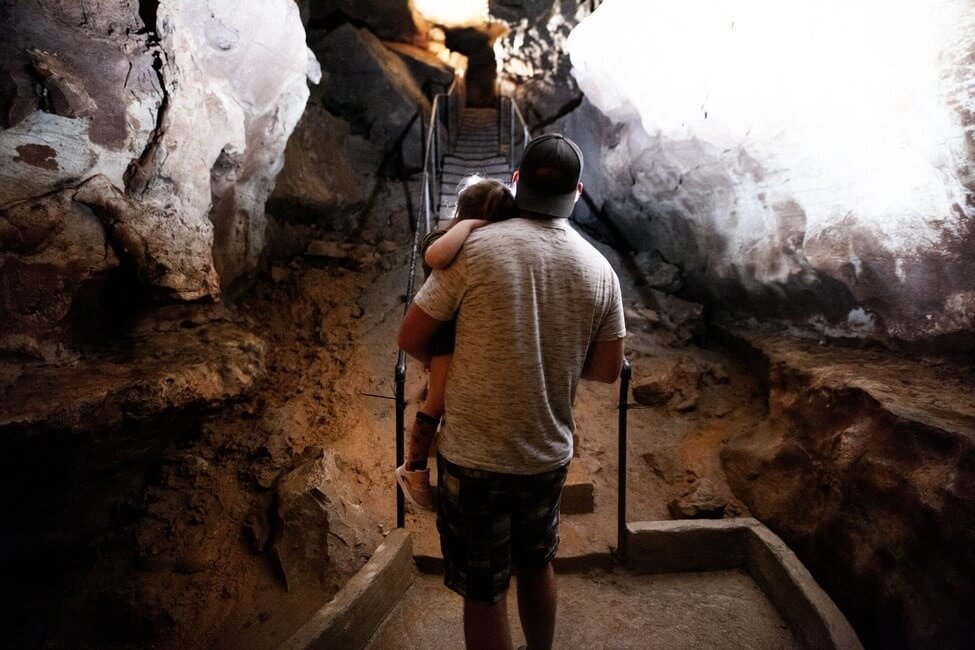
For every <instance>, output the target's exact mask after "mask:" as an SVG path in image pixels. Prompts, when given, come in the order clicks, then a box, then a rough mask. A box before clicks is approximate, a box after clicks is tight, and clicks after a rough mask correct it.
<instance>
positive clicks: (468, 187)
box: [396, 176, 516, 510]
mask: <svg viewBox="0 0 975 650" xmlns="http://www.w3.org/2000/svg"><path fill="white" fill-rule="evenodd" d="M515 211H516V208H515V200H514V197H513V196H512V194H511V191H510V190H509V189H508V188H507V187H506V186H505V185H504V183H501V182H499V181H496V180H492V179H484V178H481V177H480V176H470V177H468V178H466V179H464V180H463V181H461V183H460V186H459V190H458V195H457V212H456V214H455V216H454V219H453V221H451V222H450V226H448V228H447V230H437V231H433V232H431V233H430V234H428V235H427V236H426V237H425V238H424V239H423V242H422V243H421V244H420V253H421V255H423V262H424V265H423V268H424V271H425V272H426V274H427V275H429V274H430V273H431V271H432V270H433V269H445V268H447V267H448V266H450V264H451V263H452V262H453V261H454V258H455V257H457V254H458V253H459V252H460V249H461V247H462V246H463V245H464V242H465V241H466V240H467V237H468V235H470V234H471V232H472V231H474V230H475V229H477V228H480V227H481V226H484V225H486V224H488V223H491V222H494V221H502V220H504V219H507V218H509V217H512V216H514V214H515ZM455 331H456V321H449V322H447V323H444V324H443V325H441V327H440V329H439V330H437V333H436V334H435V335H434V337H433V340H432V341H431V342H430V354H431V358H430V378H429V380H428V382H427V398H426V400H424V402H423V404H422V405H421V406H420V408H419V409H418V410H417V412H416V421H415V422H414V423H413V430H412V431H411V432H410V442H409V449H408V451H407V455H406V461H405V462H404V463H403V464H402V465H400V466H399V467H397V468H396V481H397V482H398V483H399V485H400V487H401V488H402V489H403V494H404V496H405V497H406V498H407V499H408V500H409V502H410V503H412V504H413V505H414V506H417V507H419V508H423V509H424V510H433V506H434V499H433V490H432V489H431V488H430V470H429V469H428V468H427V457H428V456H429V454H430V445H431V444H432V443H433V437H434V435H436V433H437V428H438V427H439V426H440V418H441V417H442V416H443V414H444V392H445V389H446V386H447V369H448V368H449V367H450V357H451V355H452V354H453V351H454V334H455Z"/></svg>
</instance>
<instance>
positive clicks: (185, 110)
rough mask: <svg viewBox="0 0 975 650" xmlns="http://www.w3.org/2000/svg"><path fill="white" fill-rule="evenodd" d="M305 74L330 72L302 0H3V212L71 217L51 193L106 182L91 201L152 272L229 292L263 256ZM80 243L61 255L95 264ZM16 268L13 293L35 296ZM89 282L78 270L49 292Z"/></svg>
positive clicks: (154, 278)
mask: <svg viewBox="0 0 975 650" xmlns="http://www.w3.org/2000/svg"><path fill="white" fill-rule="evenodd" d="M143 5H145V6H143ZM150 5H152V6H151V7H150ZM156 5H158V6H156ZM144 20H146V21H148V22H149V24H143V21H144ZM268 69H273V70H274V71H275V72H274V74H267V73H266V71H267V70H268ZM309 78H310V79H312V81H317V79H318V78H319V68H318V64H317V62H316V61H315V60H314V58H313V57H312V56H311V54H310V52H309V50H308V49H307V47H306V46H305V44H304V30H303V28H302V25H301V22H300V20H299V17H298V10H297V7H296V6H295V4H294V3H293V2H291V1H290V0H271V1H270V2H263V3H260V5H259V7H257V8H255V9H253V10H249V11H239V10H238V6H237V3H233V2H230V1H229V0H207V1H206V2H184V1H182V0H180V1H177V2H167V3H161V4H160V3H137V2H134V1H133V0H121V1H119V2H109V1H107V0H96V1H93V2H86V3H82V4H78V3H70V2H63V1H61V0H38V1H37V2H31V3H4V4H3V6H2V7H0V79H2V80H3V82H2V83H0V121H2V123H3V126H4V127H5V128H4V129H3V130H2V131H0V159H3V160H4V161H6V162H5V163H4V164H2V165H0V209H3V208H7V207H9V206H12V205H13V204H16V203H18V202H23V201H30V202H31V204H32V205H34V202H35V201H38V200H42V197H45V196H50V197H51V198H50V200H52V201H55V205H54V206H52V207H51V209H52V210H59V211H61V212H62V213H64V215H65V216H64V220H65V222H66V223H67V222H70V221H72V220H74V219H75V217H71V216H68V215H69V213H70V211H68V210H67V208H68V207H69V206H65V205H63V202H62V203H58V201H59V200H60V199H58V198H57V195H56V194H52V193H53V192H57V191H60V190H63V189H64V188H68V187H81V186H84V185H85V184H86V183H87V182H89V181H91V182H92V183H95V181H94V180H92V179H99V180H98V181H97V185H92V186H89V187H88V188H87V189H86V190H84V199H83V200H84V202H86V204H88V205H89V206H92V207H95V208H103V209H104V210H105V211H107V212H109V213H111V215H112V216H111V218H110V220H111V222H112V224H113V226H112V228H111V231H112V232H111V233H110V237H109V238H110V239H112V240H113V244H117V243H119V241H120V240H124V241H123V242H122V246H121V247H120V248H121V249H122V250H124V251H125V252H127V253H128V254H130V255H134V256H136V257H138V258H140V259H142V260H143V261H145V263H146V264H145V265H143V266H140V268H139V270H140V271H142V273H141V275H142V280H143V281H145V282H146V283H147V284H149V285H150V286H151V287H153V288H154V289H155V290H156V293H158V294H161V295H165V296H166V297H167V298H172V299H176V300H183V301H188V300H197V299H200V298H212V299H219V297H220V294H221V284H223V285H224V286H227V285H229V284H230V283H232V282H233V281H234V280H236V279H238V278H240V277H241V276H244V275H246V274H248V273H249V272H251V271H253V270H254V269H255V267H256V264H257V259H258V255H259V254H260V252H261V250H262V249H263V247H264V229H265V221H264V202H265V200H266V199H267V196H268V195H269V194H270V191H271V187H272V186H273V182H274V177H275V175H276V174H277V172H278V170H279V169H280V165H281V157H282V155H283V152H284V147H285V142H286V141H287V138H288V136H289V134H290V133H291V131H292V129H293V128H294V125H295V124H296V123H297V121H298V118H299V117H300V115H301V113H302V111H303V109H304V105H305V101H306V100H307V97H308V88H307V79H309ZM202 125H205V128H201V127H202ZM70 207H72V209H73V206H70ZM2 230H3V229H2V228H0V231H2ZM120 230H124V231H125V232H124V233H123V232H120ZM89 239H90V238H89ZM5 245H6V242H5ZM136 249H138V250H136ZM74 253H75V251H71V250H65V251H63V252H62V254H63V255H64V259H62V260H58V261H57V262H55V265H57V266H61V267H68V266H74V267H84V266H86V265H88V266H90V264H89V261H88V260H87V259H85V258H83V257H82V258H77V259H72V258H71V255H73V254H74ZM14 266H15V265H14V264H11V265H9V266H8V273H9V275H10V277H11V278H12V279H11V280H10V281H9V282H7V293H8V300H7V302H8V303H9V302H24V301H26V300H28V298H26V297H21V296H17V295H14V294H16V292H18V291H24V289H23V287H20V288H19V289H18V288H17V282H18V281H19V280H18V278H20V279H23V277H24V272H23V271H22V270H21V269H15V268H14ZM34 270H35V271H36V270H37V269H34ZM48 275H50V274H48ZM75 275H77V274H75ZM39 282H40V283H41V284H45V285H48V286H49V285H50V281H48V280H42V281H39ZM78 290H79V283H78V282H73V281H66V282H65V284H64V285H63V286H60V287H58V288H56V289H50V290H49V291H47V292H46V293H47V294H50V295H49V297H48V298H47V299H46V300H47V302H50V303H70V302H72V301H73V300H74V299H75V298H76V293H77V291H78ZM53 294H58V295H57V296H55V295H53ZM40 311H42V312H43V311H45V310H43V309H42V310H40ZM48 311H49V310H48ZM48 320H50V318H48ZM55 320H56V319H55Z"/></svg>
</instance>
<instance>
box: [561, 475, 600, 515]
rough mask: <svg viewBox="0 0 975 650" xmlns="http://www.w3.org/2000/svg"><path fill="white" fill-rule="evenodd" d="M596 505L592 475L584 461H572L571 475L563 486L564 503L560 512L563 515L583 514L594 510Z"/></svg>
mask: <svg viewBox="0 0 975 650" xmlns="http://www.w3.org/2000/svg"><path fill="white" fill-rule="evenodd" d="M595 507H596V501H595V498H594V495H593V487H592V477H590V476H589V472H587V471H586V468H585V467H583V464H582V463H580V462H573V463H571V464H570V465H569V475H568V476H567V477H566V479H565V486H564V487H563V488H562V505H561V508H560V509H559V512H561V513H562V514H563V515H583V514H588V513H591V512H593V510H594V509H595Z"/></svg>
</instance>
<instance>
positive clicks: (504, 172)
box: [441, 167, 511, 194]
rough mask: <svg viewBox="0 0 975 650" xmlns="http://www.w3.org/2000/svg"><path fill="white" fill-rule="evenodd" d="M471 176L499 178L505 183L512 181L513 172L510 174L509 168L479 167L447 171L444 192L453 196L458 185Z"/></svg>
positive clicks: (445, 172) (444, 179)
mask: <svg viewBox="0 0 975 650" xmlns="http://www.w3.org/2000/svg"><path fill="white" fill-rule="evenodd" d="M471 174H477V175H478V176H485V177H487V178H497V179H498V180H499V181H503V182H505V183H506V182H508V181H510V180H511V172H509V171H508V169H507V168H504V169H497V168H483V167H478V168H476V169H468V170H464V171H462V172H461V171H447V170H446V169H445V170H444V171H443V176H442V178H441V185H442V191H446V192H447V193H448V194H453V193H454V192H453V189H454V188H455V187H456V186H457V183H459V182H461V181H462V180H463V179H465V178H467V177H468V176H470V175H471Z"/></svg>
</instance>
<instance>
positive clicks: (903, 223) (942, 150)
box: [568, 0, 975, 248]
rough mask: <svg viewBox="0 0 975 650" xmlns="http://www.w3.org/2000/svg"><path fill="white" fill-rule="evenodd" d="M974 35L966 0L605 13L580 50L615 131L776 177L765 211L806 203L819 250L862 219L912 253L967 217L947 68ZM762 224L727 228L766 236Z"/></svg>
mask: <svg viewBox="0 0 975 650" xmlns="http://www.w3.org/2000/svg"><path fill="white" fill-rule="evenodd" d="M973 20H975V19H973V17H972V12H970V11H968V10H967V2H966V1H965V0H912V1H911V2H889V1H887V0H857V1H856V2H850V1H849V0H794V1H791V2H782V1H781V0H682V1H681V2H673V0H606V2H604V3H603V5H602V6H600V8H599V9H597V10H596V11H595V13H593V15H592V16H591V17H589V18H588V19H586V20H585V21H583V22H582V23H581V24H580V25H579V26H578V27H576V29H575V30H574V31H573V33H572V34H571V35H570V37H569V41H568V49H569V52H570V55H571V59H572V64H573V73H574V75H575V76H576V78H577V80H578V81H579V84H580V87H581V88H582V90H583V91H584V92H585V93H586V95H587V96H588V98H589V99H590V101H592V102H593V104H595V105H596V106H597V107H599V108H600V109H601V110H602V111H603V112H604V113H606V114H608V115H609V116H610V117H612V118H613V119H615V120H617V121H620V122H626V121H630V120H633V119H638V120H639V121H640V122H641V123H642V125H643V127H644V129H645V130H646V131H647V133H649V134H650V135H651V136H660V137H662V138H665V139H667V140H671V141H673V140H677V141H681V140H684V141H686V140H692V139H694V140H699V141H703V142H706V143H708V144H712V145H715V147H716V148H717V150H718V151H722V150H723V151H726V152H728V156H729V162H728V167H729V168H733V167H734V166H735V164H734V162H733V160H734V157H737V156H738V153H739V151H747V153H748V155H749V156H750V157H751V158H753V159H756V160H758V162H759V163H760V164H761V166H762V168H764V170H765V172H766V173H765V177H764V179H763V180H756V183H758V184H759V185H761V187H755V186H753V187H752V188H750V189H751V190H754V192H753V196H757V195H758V192H759V191H761V192H767V191H772V192H775V193H777V194H778V197H771V198H770V200H773V199H775V198H778V199H790V200H795V201H796V202H798V204H799V205H801V207H802V209H803V211H804V212H805V215H806V224H805V232H806V235H807V241H808V238H809V237H811V236H814V235H815V234H817V233H819V232H823V231H825V230H826V229H828V228H829V227H830V226H831V225H835V224H836V223H837V222H839V221H840V220H842V219H843V218H845V217H846V216H848V215H851V214H852V215H854V216H855V217H856V219H857V220H859V221H860V222H861V223H864V224H868V225H869V226H870V227H871V228H872V229H873V230H875V231H876V232H878V233H881V234H882V235H883V236H884V238H885V240H886V242H887V243H889V244H890V245H891V247H892V248H911V247H916V246H918V245H921V244H926V243H930V241H931V240H932V239H933V238H934V237H935V236H936V235H937V234H938V233H939V232H940V229H941V228H943V227H944V225H945V224H944V220H945V219H946V218H947V219H948V220H949V221H950V219H951V217H952V215H953V210H952V205H953V204H960V205H962V206H964V205H965V200H964V196H965V191H964V188H963V186H962V184H961V181H960V180H959V176H958V175H959V172H958V170H959V169H960V168H962V167H963V165H964V163H963V161H964V160H965V151H964V147H965V140H964V127H963V125H962V124H961V123H960V119H959V116H958V112H957V110H956V109H957V108H958V105H959V104H960V103H963V101H964V100H962V99H959V95H960V94H963V95H965V96H966V97H969V96H970V92H966V93H959V87H960V84H962V82H961V81H960V80H959V79H958V78H957V75H955V74H954V73H953V70H952V68H951V66H952V65H955V62H954V61H952V57H953V56H954V57H956V58H957V54H958V52H959V51H960V52H961V53H964V52H965V51H966V50H965V49H964V48H961V49H960V50H959V49H958V43H959V39H960V38H962V37H963V35H964V34H965V33H966V30H967V33H968V34H971V30H972V29H973V27H975V25H973ZM608 43H612V47H609V46H607V44H608ZM951 48H955V50H951ZM737 191H738V192H739V193H741V194H742V195H740V196H739V197H738V206H739V207H742V206H743V205H744V206H746V207H747V205H749V204H748V200H751V201H752V204H754V205H756V206H757V205H758V203H759V202H758V201H756V200H754V199H751V197H747V196H743V195H744V194H748V192H749V188H744V187H739V188H737ZM751 212H752V214H751V215H749V211H748V210H747V209H746V210H743V211H740V213H739V221H738V223H737V225H729V226H726V227H727V228H728V229H729V230H731V229H733V228H737V229H738V230H739V231H741V229H743V228H751V229H752V232H753V233H756V232H758V231H760V230H762V229H763V228H764V227H765V226H766V225H767V224H766V223H764V222H763V219H765V217H763V216H762V215H761V214H760V213H759V212H760V211H759V208H758V207H756V208H755V209H754V210H752V211H751ZM749 219H751V224H750V225H749ZM739 241H741V240H740V239H739ZM751 242H752V243H754V238H752V239H751Z"/></svg>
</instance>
